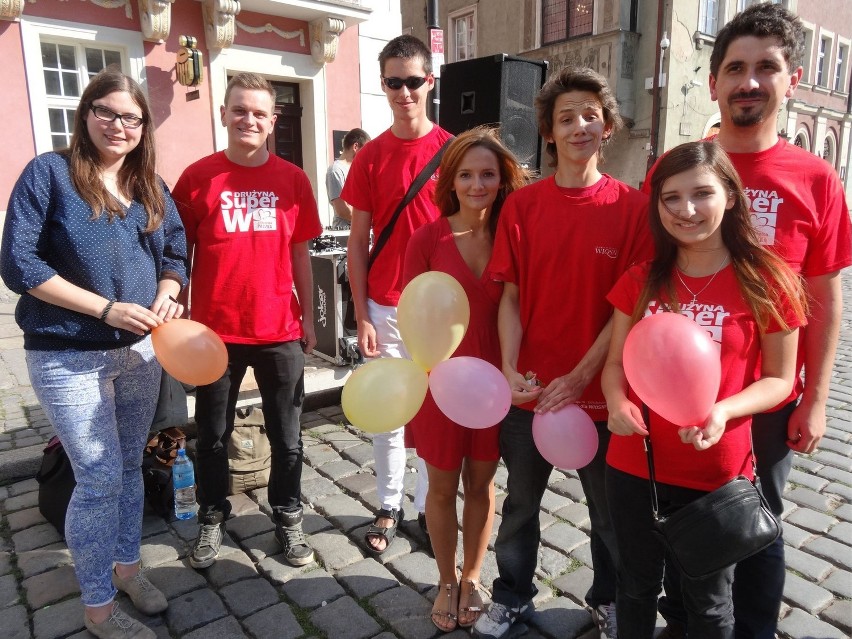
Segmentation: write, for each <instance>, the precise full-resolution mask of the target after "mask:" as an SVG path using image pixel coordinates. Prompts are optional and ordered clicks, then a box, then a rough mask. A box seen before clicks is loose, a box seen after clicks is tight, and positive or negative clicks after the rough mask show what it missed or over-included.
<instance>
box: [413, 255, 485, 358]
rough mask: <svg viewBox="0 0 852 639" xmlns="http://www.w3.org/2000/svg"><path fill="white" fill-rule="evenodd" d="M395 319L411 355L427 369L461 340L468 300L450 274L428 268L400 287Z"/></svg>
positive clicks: (446, 355)
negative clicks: (400, 292)
mask: <svg viewBox="0 0 852 639" xmlns="http://www.w3.org/2000/svg"><path fill="white" fill-rule="evenodd" d="M397 322H398V325H399V334H400V335H401V336H402V341H403V342H404V343H405V348H406V349H407V350H408V353H409V354H410V355H411V358H412V359H413V360H414V361H415V362H417V363H418V364H420V365H421V366H422V367H423V368H424V369H426V370H427V371H429V370H432V367H434V366H435V365H436V364H439V363H440V362H443V361H444V360H445V359H449V357H450V355H452V354H453V353H454V352H455V350H456V349H457V348H458V346H459V344H461V341H462V338H463V337H464V334H465V331H466V330H467V325H468V323H469V322H470V303H469V302H468V300H467V294H465V292H464V288H462V285H461V284H459V283H458V281H457V280H456V279H455V278H454V277H453V276H452V275H447V274H446V273H442V272H440V271H428V272H426V273H421V274H420V275H418V276H417V277H415V278H414V279H413V280H411V281H410V282H409V283H408V286H406V287H405V289H404V290H403V291H402V295H401V296H400V298H399V304H398V305H397Z"/></svg>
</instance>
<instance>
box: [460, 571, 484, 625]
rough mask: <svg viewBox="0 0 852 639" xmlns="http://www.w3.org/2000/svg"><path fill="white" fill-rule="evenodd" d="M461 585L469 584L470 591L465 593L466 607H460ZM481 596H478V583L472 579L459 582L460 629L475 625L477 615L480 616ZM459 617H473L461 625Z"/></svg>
mask: <svg viewBox="0 0 852 639" xmlns="http://www.w3.org/2000/svg"><path fill="white" fill-rule="evenodd" d="M463 584H469V585H470V590H469V591H468V593H467V602H466V603H467V605H466V606H463V605H462V596H463V590H464V589H463V588H462V585H463ZM482 608H483V603H482V596H481V595H480V594H479V582H478V581H474V580H473V579H462V580H461V582H459V626H460V627H461V628H470V627H471V626H472V625H473V624H475V623H476V620H477V619H479V615H481V614H482ZM461 615H473V619H471V620H470V621H465V622H464V623H462V620H461Z"/></svg>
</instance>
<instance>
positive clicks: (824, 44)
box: [816, 36, 831, 87]
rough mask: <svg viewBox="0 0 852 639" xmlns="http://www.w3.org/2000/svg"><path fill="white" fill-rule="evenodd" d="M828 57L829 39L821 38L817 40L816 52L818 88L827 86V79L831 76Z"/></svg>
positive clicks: (829, 54)
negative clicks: (817, 47) (817, 48)
mask: <svg viewBox="0 0 852 639" xmlns="http://www.w3.org/2000/svg"><path fill="white" fill-rule="evenodd" d="M830 56H831V38H829V37H826V36H822V37H820V39H819V50H818V51H817V67H816V84H817V85H818V86H821V87H827V86H828V79H829V75H830V74H831V67H830V64H829V60H830Z"/></svg>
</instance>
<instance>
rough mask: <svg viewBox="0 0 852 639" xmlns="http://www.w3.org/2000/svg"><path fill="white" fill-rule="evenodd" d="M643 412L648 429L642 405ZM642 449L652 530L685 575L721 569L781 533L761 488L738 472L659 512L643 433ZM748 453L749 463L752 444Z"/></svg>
mask: <svg viewBox="0 0 852 639" xmlns="http://www.w3.org/2000/svg"><path fill="white" fill-rule="evenodd" d="M643 413H644V414H645V424H646V425H647V426H648V428H649V432H650V420H649V419H648V417H649V415H648V413H647V408H645V407H643ZM645 451H646V454H647V457H648V479H649V481H650V484H651V509H652V512H653V516H654V523H653V526H654V530H655V532H657V533H658V534H659V535H660V537H661V538H662V539H663V543H664V544H665V545H666V548H667V549H668V550H669V556H670V558H671V559H672V560H673V561H674V563H675V564H676V565H677V567H678V568H679V569H680V571H681V572H682V573H683V574H684V575H686V576H687V577H691V578H693V579H698V578H701V577H707V576H709V575H712V574H714V573H717V572H719V571H720V570H724V569H725V568H728V567H729V566H733V565H734V564H736V563H738V562H740V561H742V560H743V559H746V558H748V557H751V556H752V555H754V554H756V553H758V552H760V551H761V550H763V549H764V548H766V547H767V546H769V545H771V544H772V543H774V542H775V540H776V539H778V538H779V537H780V536H781V525H780V524H779V523H778V520H777V519H776V518H775V515H773V514H772V511H771V510H770V509H769V504H767V503H766V499H764V497H763V494H762V493H761V492H760V489H759V488H758V486H756V485H755V484H754V482H752V481H751V480H750V479H748V478H747V477H744V476H742V475H740V476H739V477H735V478H734V479H732V480H730V481H729V482H727V483H726V484H724V485H722V486H720V487H719V488H717V489H716V490H714V491H712V492H709V493H707V494H706V495H703V496H702V497H699V498H698V499H696V500H695V501H693V502H690V503H688V504H686V505H685V506H681V507H680V508H678V509H676V510H675V511H673V512H670V513H661V512H660V507H659V501H658V499H657V484H656V481H655V476H654V454H653V450H652V448H651V438H650V436H648V437H646V438H645ZM751 459H752V464H754V451H753V450H752V456H751Z"/></svg>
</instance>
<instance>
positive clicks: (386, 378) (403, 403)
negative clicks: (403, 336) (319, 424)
mask: <svg viewBox="0 0 852 639" xmlns="http://www.w3.org/2000/svg"><path fill="white" fill-rule="evenodd" d="M428 387H429V378H428V376H427V375H426V371H424V370H423V369H422V368H420V366H418V365H417V364H415V363H414V362H412V361H411V360H409V359H399V358H390V357H388V358H382V359H376V360H373V361H372V362H369V363H367V364H364V365H363V366H360V367H358V369H356V370H355V372H354V373H352V375H351V376H350V377H349V379H348V380H346V385H345V386H344V387H343V394H342V396H341V404H342V406H343V413H344V414H345V415H346V419H348V420H349V422H350V423H351V424H352V425H353V426H357V427H358V428H360V429H361V430H363V431H366V432H368V433H387V432H388V431H392V430H394V429H396V428H399V427H400V426H405V424H407V423H408V422H409V421H411V418H412V417H414V416H415V415H416V414H417V411H419V410H420V407H421V406H422V405H423V400H424V399H426V389H427V388H428Z"/></svg>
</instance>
